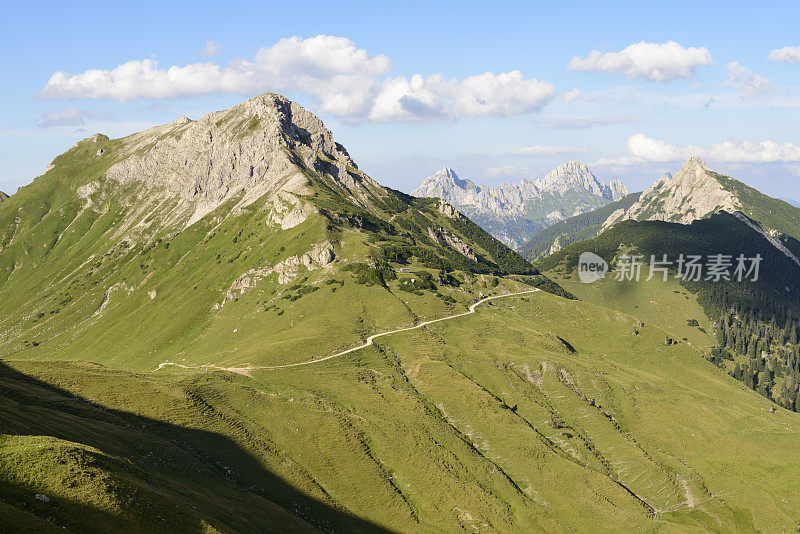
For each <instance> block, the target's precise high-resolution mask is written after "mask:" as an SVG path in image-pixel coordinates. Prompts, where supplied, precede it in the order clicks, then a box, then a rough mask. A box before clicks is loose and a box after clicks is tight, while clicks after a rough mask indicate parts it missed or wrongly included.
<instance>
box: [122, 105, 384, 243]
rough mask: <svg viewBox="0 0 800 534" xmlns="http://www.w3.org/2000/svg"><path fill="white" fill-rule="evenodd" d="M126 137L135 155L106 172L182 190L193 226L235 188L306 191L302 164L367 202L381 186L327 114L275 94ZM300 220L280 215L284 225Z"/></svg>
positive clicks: (246, 192)
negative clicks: (337, 135)
mask: <svg viewBox="0 0 800 534" xmlns="http://www.w3.org/2000/svg"><path fill="white" fill-rule="evenodd" d="M124 143H125V148H126V150H129V151H130V152H132V155H130V156H129V157H127V158H125V159H123V160H122V161H120V162H119V163H117V164H115V165H114V166H112V167H111V168H110V169H109V170H108V172H107V173H106V176H107V177H108V178H110V179H112V180H116V181H118V182H121V183H123V184H142V185H144V187H145V189H146V190H147V191H149V192H150V194H152V195H158V194H161V195H163V196H164V197H165V198H173V199H174V198H176V197H177V198H178V199H179V203H180V206H181V208H182V209H181V210H179V211H180V213H181V214H186V217H185V221H184V224H185V225H187V226H188V225H191V224H192V223H193V222H195V221H197V220H199V219H200V218H202V217H203V216H204V215H206V214H208V213H210V212H211V211H213V210H214V209H215V208H217V207H218V206H220V205H221V204H222V203H224V202H226V201H227V200H229V199H231V198H234V197H236V196H237V195H241V196H242V198H241V200H240V201H239V206H245V205H248V204H250V203H252V202H253V201H255V200H256V199H258V198H261V197H262V196H263V195H265V194H273V195H278V194H279V193H283V194H287V193H288V194H292V195H302V194H305V193H307V192H308V188H307V187H306V184H307V180H308V178H307V176H306V175H305V174H304V168H305V169H309V170H311V171H317V172H319V173H320V174H324V176H325V177H326V179H329V180H332V182H333V183H332V184H330V185H332V186H334V187H335V188H336V189H338V190H339V191H340V192H342V193H343V194H344V195H345V196H346V197H347V198H349V199H350V200H353V201H355V202H356V203H358V204H360V205H363V206H368V205H370V204H371V202H372V199H373V198H374V197H376V196H380V195H381V192H382V188H381V187H380V186H378V185H377V184H376V183H375V182H374V181H373V180H372V179H371V178H369V177H368V176H367V175H365V174H363V173H361V172H360V171H358V168H357V167H356V164H355V163H354V162H353V160H352V159H351V158H350V155H349V154H348V153H347V151H346V150H345V149H344V147H342V146H341V145H340V144H338V143H336V142H335V141H334V140H333V136H332V135H331V132H330V131H328V130H327V129H326V128H325V126H324V125H323V124H322V121H320V120H319V119H318V118H317V117H315V116H314V115H313V114H311V113H309V112H308V111H306V110H305V109H303V108H302V107H301V106H299V105H298V104H295V103H294V102H291V101H290V100H288V99H286V98H284V97H282V96H279V95H274V94H269V93H268V94H265V95H262V96H259V97H256V98H251V99H250V100H246V101H245V102H243V103H241V104H239V105H237V106H235V107H233V108H231V109H229V110H225V111H218V112H214V113H210V114H208V115H206V116H204V117H203V118H202V119H200V120H198V121H195V122H193V121H190V120H189V119H188V118H186V117H180V118H178V119H177V120H176V121H174V122H172V123H170V124H167V125H164V126H158V127H155V128H151V129H149V130H146V131H144V132H141V133H138V134H134V135H132V136H130V137H127V138H125V139H124ZM284 198H286V196H285V195H284ZM296 221H297V220H296V219H289V220H288V221H285V220H284V219H281V222H280V224H281V226H282V227H283V226H284V225H285V224H289V225H292V224H296ZM289 227H291V226H289Z"/></svg>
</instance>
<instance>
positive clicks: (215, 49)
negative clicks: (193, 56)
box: [200, 40, 222, 57]
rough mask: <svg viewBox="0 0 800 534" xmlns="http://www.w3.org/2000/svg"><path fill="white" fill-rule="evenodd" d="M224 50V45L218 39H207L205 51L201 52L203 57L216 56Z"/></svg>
mask: <svg viewBox="0 0 800 534" xmlns="http://www.w3.org/2000/svg"><path fill="white" fill-rule="evenodd" d="M220 50H222V46H221V45H220V44H219V43H218V42H216V41H211V40H209V41H206V44H205V46H203V51H202V52H201V53H200V56H201V57H214V56H216V55H217V54H219V51H220Z"/></svg>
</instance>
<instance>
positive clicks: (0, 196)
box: [0, 191, 8, 202]
mask: <svg viewBox="0 0 800 534" xmlns="http://www.w3.org/2000/svg"><path fill="white" fill-rule="evenodd" d="M7 198H8V195H7V194H5V193H3V192H2V191H0V202H2V201H4V200H6V199H7Z"/></svg>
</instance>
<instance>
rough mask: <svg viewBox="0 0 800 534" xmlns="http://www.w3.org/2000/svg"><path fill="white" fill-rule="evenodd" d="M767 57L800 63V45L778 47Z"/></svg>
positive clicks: (772, 59)
mask: <svg viewBox="0 0 800 534" xmlns="http://www.w3.org/2000/svg"><path fill="white" fill-rule="evenodd" d="M767 59H769V60H770V61H777V62H779V63H800V46H786V47H784V48H778V49H776V50H773V51H772V52H770V53H769V55H768V56H767Z"/></svg>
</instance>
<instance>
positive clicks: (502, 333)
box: [0, 292, 800, 532]
mask: <svg viewBox="0 0 800 534" xmlns="http://www.w3.org/2000/svg"><path fill="white" fill-rule="evenodd" d="M635 330H638V331H639V335H634V334H633V333H634V331H635ZM663 339H664V331H663V330H661V329H660V328H658V327H657V326H656V325H654V324H646V325H645V326H644V327H641V326H638V322H637V321H636V320H635V319H632V318H630V317H628V316H625V315H623V314H620V313H617V312H612V311H610V310H608V309H604V308H600V307H596V306H593V305H590V304H586V303H582V302H577V301H568V300H565V299H561V298H559V297H555V296H552V295H549V294H547V293H544V292H539V293H536V294H533V295H530V296H526V297H521V298H515V299H511V300H505V301H496V302H495V304H494V305H492V306H488V307H486V308H482V309H479V311H478V313H477V314H475V315H471V316H466V317H463V318H459V319H457V320H453V321H449V322H442V323H436V324H435V325H432V326H431V327H428V328H426V329H424V330H418V331H413V332H407V333H403V334H398V335H395V336H390V337H387V338H382V339H381V341H380V342H378V343H377V346H375V347H370V348H368V349H365V350H363V351H360V352H357V353H353V354H352V355H348V356H346V357H342V358H340V359H334V360H329V361H326V362H321V363H319V364H315V365H312V366H305V367H297V368H291V369H284V370H279V371H254V372H253V376H252V378H248V377H244V376H239V375H235V374H230V373H224V372H220V371H216V372H208V373H201V372H198V371H191V370H179V369H174V368H170V369H163V370H161V371H158V372H155V373H153V372H147V373H138V374H133V373H130V372H127V371H117V370H113V369H108V368H104V367H100V366H96V365H87V364H81V363H77V362H76V363H61V362H59V363H46V362H30V361H8V362H6V363H5V365H4V367H3V375H2V376H3V378H2V382H0V384H2V388H3V389H2V392H3V395H4V399H5V400H4V402H3V404H2V406H3V407H4V410H6V412H5V413H4V417H3V418H2V419H0V421H2V422H0V433H3V434H10V435H12V436H14V437H7V438H4V444H5V446H4V447H3V456H4V457H5V458H6V465H13V466H19V469H11V470H10V471H9V470H7V469H4V470H2V471H0V473H2V475H0V476H3V477H4V482H7V481H9V479H10V481H11V483H4V485H3V487H9V488H11V489H9V490H6V492H5V493H3V495H2V498H0V503H3V505H5V506H6V507H7V508H6V509H8V507H9V506H11V507H12V515H11V516H5V517H11V518H19V517H25V518H27V519H29V520H31V521H35V520H36V519H37V518H38V519H41V518H43V517H48V516H51V517H55V518H56V521H55V524H56V525H58V526H61V525H65V526H71V527H72V528H73V529H77V528H76V527H75V525H76V524H77V525H80V527H81V528H80V529H79V530H81V531H84V532H86V531H99V530H102V529H103V525H107V524H108V523H104V522H103V521H107V520H108V517H109V516H111V517H114V516H115V514H121V515H122V516H124V517H125V520H126V521H127V522H128V523H126V524H131V525H136V524H139V525H141V526H140V528H142V529H143V530H147V529H148V525H152V524H153V521H159V520H160V519H159V513H158V512H156V513H155V514H153V513H150V510H149V509H148V508H147V503H149V502H150V501H149V500H148V499H149V498H150V496H149V495H148V492H147V490H151V491H153V492H156V491H159V492H162V494H161V495H160V496H159V498H160V499H161V500H160V501H159V502H161V503H167V504H166V505H165V512H164V513H166V509H168V508H171V507H173V504H172V503H173V502H174V503H175V504H177V505H178V508H179V510H181V513H182V514H183V515H181V517H182V518H184V517H185V518H186V520H187V521H190V522H189V523H184V524H188V525H192V524H200V523H199V522H200V521H204V522H205V523H207V524H208V525H211V526H213V527H214V528H218V529H220V530H222V531H226V530H225V528H224V527H225V524H226V522H228V521H230V520H229V519H228V516H226V515H225V514H228V513H230V511H231V510H234V511H237V513H238V510H240V509H241V508H236V507H237V506H239V507H242V506H243V507H244V508H243V509H242V510H243V512H242V513H241V514H240V517H238V518H237V520H238V521H240V523H228V524H229V525H242V526H241V530H244V531H248V530H250V529H249V527H247V523H246V522H247V521H250V520H265V519H264V517H265V516H267V514H269V513H272V512H271V510H272V508H270V507H269V505H267V504H265V501H268V502H273V503H278V504H283V505H284V508H285V509H288V510H290V511H291V512H292V513H295V514H300V517H302V518H303V519H304V520H305V521H307V522H308V523H310V524H312V525H316V526H318V527H320V528H323V529H324V530H327V529H329V528H332V529H334V530H342V529H344V530H348V528H346V527H343V525H347V524H348V523H347V521H353V519H352V518H348V516H347V514H344V516H343V515H342V514H341V513H340V512H337V510H347V511H348V512H350V513H351V514H354V515H356V516H358V517H360V518H361V519H362V520H363V521H365V523H362V524H361V526H360V527H357V528H367V527H369V526H374V527H375V528H386V529H390V530H393V531H398V530H401V531H407V532H433V531H442V530H445V531H456V530H461V529H467V530H478V531H480V530H487V529H488V530H498V531H547V532H554V531H556V532H558V531H565V532H566V531H578V532H597V531H609V532H611V531H615V532H619V531H620V530H623V531H631V532H632V531H642V530H651V529H654V530H659V531H664V532H687V531H698V532H699V531H711V530H714V531H739V532H747V531H759V530H760V531H775V530H778V531H780V530H781V529H786V530H789V529H792V528H794V527H795V526H796V523H797V519H798V518H797V517H796V516H795V514H794V512H793V510H796V509H797V507H798V506H800V491H798V490H797V486H796V484H792V483H791V482H790V481H792V480H796V479H797V476H798V473H795V472H794V471H796V469H795V468H794V467H792V466H794V465H798V461H797V460H798V459H795V458H794V456H796V455H797V449H796V447H795V446H794V444H795V443H796V440H797V439H798V436H797V435H796V434H797V433H798V432H800V427H798V420H797V416H796V415H795V414H792V413H790V412H787V411H784V410H780V409H779V410H778V411H777V412H775V413H772V412H771V411H770V410H769V403H768V401H766V399H763V398H761V397H760V396H758V395H755V394H754V393H752V392H750V391H748V390H746V389H745V388H744V387H743V386H741V385H740V384H738V383H737V382H735V381H734V380H733V379H732V378H730V377H729V376H727V375H726V374H725V373H723V372H722V371H721V370H719V369H718V368H717V367H715V366H713V365H711V364H710V363H709V362H707V361H706V360H705V359H703V358H702V356H701V355H700V354H699V352H697V351H696V350H695V349H694V348H692V347H690V346H689V345H686V344H678V345H671V346H664V344H663ZM42 384H48V385H46V386H44V385H42ZM31 388H34V392H33V393H32V392H31ZM53 388H56V389H55V391H54V390H53ZM73 395H76V396H77V397H74V396H73ZM9 407H10V412H9V411H8V410H9ZM43 410H44V411H43ZM7 413H10V414H11V416H10V417H6V414H7ZM45 414H49V416H47V417H45ZM687 414H692V415H691V417H687ZM76 418H81V419H80V420H79V419H76ZM95 420H96V422H95ZM95 427H96V428H97V429H98V430H97V431H96V432H95V431H93V430H91V429H93V428H95ZM81 428H84V429H88V430H87V431H85V432H80V430H79V429H81ZM742 428H747V429H748V432H745V433H743V432H742V431H741V429H742ZM140 429H141V430H140ZM140 433H141V434H140ZM37 434H38V435H41V436H51V437H50V438H45V437H40V438H36V437H34V438H24V437H23V436H32V435H34V436H35V435H37ZM104 436H108V437H104ZM766 437H768V439H769V440H770V447H769V448H765V447H764V446H763V441H764V439H765V438H766ZM25 440H29V442H28V443H21V442H24V441H25ZM173 444H177V445H178V446H179V447H180V448H179V449H178V448H176V447H175V446H174V445H173ZM709 444H714V446H709ZM87 447H92V449H91V451H93V452H94V454H96V455H101V456H100V458H101V459H103V458H110V459H106V460H103V461H102V462H100V461H99V460H98V463H96V464H92V465H89V466H87V465H85V463H82V462H84V460H83V455H84V454H86V453H84V452H80V451H83V450H87ZM126 447H128V448H129V449H132V450H126ZM32 448H33V449H34V450H37V451H39V450H41V449H44V450H45V451H46V452H43V453H41V454H39V453H38V452H37V454H36V455H34V456H33V458H37V459H38V461H39V462H41V463H40V464H39V465H40V466H41V467H43V469H40V470H37V471H33V470H29V469H27V467H26V466H27V465H28V464H27V463H26V462H30V461H31V460H30V458H31V453H30V450H31V449H32ZM51 450H52V451H53V452H52V453H51V452H50V451H51ZM731 450H736V451H737V454H736V457H732V456H731V454H730V451H731ZM58 451H62V452H58ZM232 451H236V452H235V453H234V452H232ZM149 453H152V454H149ZM114 458H129V459H130V460H131V462H132V463H128V462H127V461H123V462H122V463H119V462H114V461H113V459H114ZM742 458H747V461H746V462H742V461H741V459H742ZM74 463H77V464H80V465H81V466H82V467H81V468H80V469H81V470H78V472H80V473H87V472H92V470H94V472H98V473H103V474H102V475H100V474H98V475H97V476H96V478H89V477H88V476H79V477H77V479H75V478H73V479H74V480H76V482H78V483H79V485H78V486H77V487H71V486H70V485H66V484H64V483H63V481H64V480H67V478H66V477H67V475H66V474H63V473H64V472H65V470H70V469H72V471H69V472H71V473H74V472H75V471H76V470H77V468H71V467H70V466H71V465H73V464H74ZM33 473H47V474H48V475H42V474H39V475H35V476H34V475H33ZM20 479H21V480H20ZM95 480H96V481H97V482H93V481H95ZM147 480H150V481H151V482H152V483H153V486H150V484H149V483H148V482H147ZM210 481H214V482H213V484H212V482H210ZM253 486H255V487H253ZM131 488H135V489H136V492H135V494H134V496H133V497H132V498H131V500H130V501H128V500H126V499H128V498H129V495H130V494H131V493H133V492H134V490H133V489H131ZM138 488H142V489H138ZM209 488H214V491H213V492H212V491H210V489H209ZM292 488H293V490H292ZM35 493H41V494H44V495H47V496H48V497H49V498H50V499H51V501H50V503H42V502H40V501H37V500H36V499H35V498H34V494H35ZM176 494H177V495H176ZM298 494H300V495H302V496H304V498H305V499H306V500H305V501H303V503H304V504H302V505H295V504H286V503H287V500H288V501H289V502H290V503H294V502H295V501H294V500H293V499H299V498H300V497H298ZM309 499H310V500H309ZM72 502H80V503H82V508H81V509H82V510H83V511H84V512H83V513H84V514H85V515H81V516H78V518H77V519H68V516H67V515H66V513H65V512H60V511H61V510H65V509H71V508H69V505H68V504H67V503H72ZM131 503H136V504H141V510H143V511H142V512H139V510H140V508H136V507H134V506H132V505H131ZM184 503H185V504H184ZM249 503H252V505H251V504H249ZM259 503H261V504H259ZM153 506H155V504H153ZM194 506H196V507H197V509H196V510H195V508H193V507H194ZM23 510H24V514H23V512H22V511H23ZM156 510H159V508H156ZM144 511H147V513H145V512H144ZM298 511H299V512H298ZM275 513H277V512H275ZM31 516H32V517H31ZM162 517H163V516H162ZM275 517H279V516H275ZM168 520H169V521H173V519H171V518H170V519H168ZM70 521H71V522H70ZM174 521H177V519H174ZM137 522H138V523H137ZM15 524H17V523H15ZM170 524H172V523H167V526H169V525H170ZM270 524H272V523H269V522H267V523H266V525H270ZM301 526H302V523H300V524H298V528H299V527H301ZM191 528H192V527H190V528H189V529H190V530H191Z"/></svg>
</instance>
